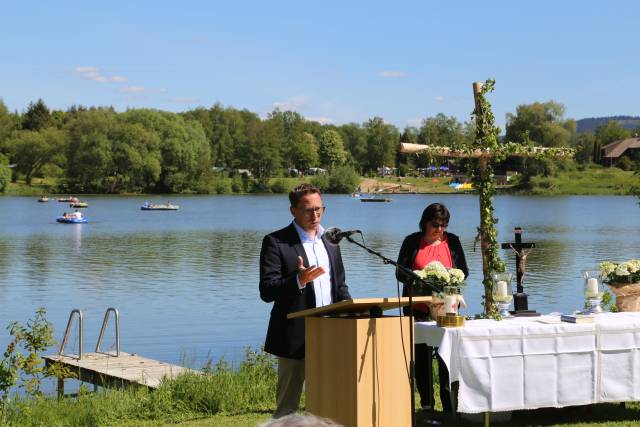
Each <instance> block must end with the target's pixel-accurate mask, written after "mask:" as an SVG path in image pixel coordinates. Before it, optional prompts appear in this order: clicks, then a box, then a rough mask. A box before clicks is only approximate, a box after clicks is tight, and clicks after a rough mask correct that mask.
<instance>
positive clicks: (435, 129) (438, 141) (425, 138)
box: [418, 113, 465, 147]
mask: <svg viewBox="0 0 640 427" xmlns="http://www.w3.org/2000/svg"><path fill="white" fill-rule="evenodd" d="M464 139H465V138H464V131H463V127H462V124H461V123H460V122H458V120H457V119H456V118H455V117H447V116H445V115H444V114H442V113H438V114H437V115H436V116H435V117H427V118H426V119H424V120H423V121H422V126H421V127H420V132H419V133H418V144H425V145H435V146H439V147H460V146H461V145H462V143H463V142H464Z"/></svg>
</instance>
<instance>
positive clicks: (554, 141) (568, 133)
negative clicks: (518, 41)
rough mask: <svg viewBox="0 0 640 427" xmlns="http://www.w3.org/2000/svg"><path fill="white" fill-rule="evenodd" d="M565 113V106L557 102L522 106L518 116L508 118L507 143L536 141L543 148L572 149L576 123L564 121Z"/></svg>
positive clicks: (519, 108)
mask: <svg viewBox="0 0 640 427" xmlns="http://www.w3.org/2000/svg"><path fill="white" fill-rule="evenodd" d="M564 111H565V108H564V105H562V104H559V103H557V102H554V101H548V102H544V103H540V102H534V103H533V104H527V105H519V106H518V107H517V108H516V114H511V113H508V114H507V125H506V135H505V139H506V140H507V141H512V142H527V141H532V142H533V143H534V144H536V145H539V146H543V147H570V146H572V145H574V144H573V143H574V142H575V135H576V123H575V120H573V119H564Z"/></svg>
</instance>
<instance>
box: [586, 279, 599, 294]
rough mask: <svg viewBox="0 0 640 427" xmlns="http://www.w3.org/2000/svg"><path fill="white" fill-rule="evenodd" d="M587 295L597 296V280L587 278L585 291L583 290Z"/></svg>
mask: <svg viewBox="0 0 640 427" xmlns="http://www.w3.org/2000/svg"><path fill="white" fill-rule="evenodd" d="M585 292H586V294H587V295H598V279H596V278H595V277H589V278H588V279H587V289H585Z"/></svg>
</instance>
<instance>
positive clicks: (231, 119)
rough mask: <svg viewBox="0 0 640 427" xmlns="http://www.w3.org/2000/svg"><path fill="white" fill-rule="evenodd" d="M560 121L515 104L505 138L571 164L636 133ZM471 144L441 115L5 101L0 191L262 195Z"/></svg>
mask: <svg viewBox="0 0 640 427" xmlns="http://www.w3.org/2000/svg"><path fill="white" fill-rule="evenodd" d="M564 112H565V110H564V106H563V105H562V104H559V103H556V102H553V101H549V102H545V103H539V102H536V103H533V104H528V105H520V106H518V107H517V109H516V112H515V113H509V114H508V115H507V122H506V128H505V135H504V140H508V141H513V142H520V143H523V144H524V143H531V142H533V143H535V144H536V145H542V146H547V147H572V148H576V149H577V153H578V154H577V156H576V160H575V161H576V162H578V163H588V162H599V161H600V158H599V154H600V151H601V150H600V149H601V147H602V146H604V145H606V144H607V143H609V142H611V141H614V140H616V139H620V138H624V137H628V136H630V135H631V134H632V132H630V131H628V130H626V129H624V128H622V127H621V126H619V125H618V124H616V122H609V123H607V124H605V125H603V126H600V127H599V128H598V129H597V130H596V132H592V133H585V134H577V133H576V122H575V120H573V119H568V118H565V117H564ZM474 135H475V132H474V128H473V124H472V123H467V122H465V123H461V122H459V121H458V120H457V119H456V118H454V117H447V116H446V115H444V114H437V115H436V116H433V117H427V118H425V119H424V120H423V121H422V123H421V125H420V126H419V127H409V126H408V127H405V128H404V129H403V130H402V131H400V130H399V129H398V128H396V127H395V126H393V125H391V124H389V123H386V122H385V121H384V120H383V119H382V118H380V117H374V118H372V119H369V120H367V121H366V122H364V123H362V124H358V123H348V124H344V125H340V126H337V125H332V124H320V123H318V122H315V121H312V120H306V119H305V118H304V117H302V116H301V115H300V114H299V113H297V112H293V111H280V110H274V111H273V112H271V113H270V114H269V115H268V117H267V118H265V119H262V118H260V117H259V115H258V114H256V113H254V112H251V111H248V110H246V109H245V110H238V109H235V108H232V107H224V106H222V105H221V104H215V105H213V106H212V107H211V108H196V109H193V110H189V111H186V112H182V113H172V112H166V111H159V110H153V109H129V110H127V111H124V112H116V111H115V110H114V109H113V108H110V107H84V106H72V107H70V108H69V109H67V110H66V111H62V110H51V109H49V108H48V107H47V105H46V104H45V103H44V101H43V100H42V99H40V100H38V101H36V102H32V103H30V104H29V106H28V107H27V109H26V110H25V111H24V112H21V113H20V112H10V111H9V110H8V109H7V107H6V106H5V104H4V103H3V102H2V101H1V100H0V191H1V190H2V189H4V188H5V187H6V184H7V182H9V181H10V180H12V181H16V180H24V181H25V182H26V183H27V184H31V182H32V180H33V179H34V178H56V181H57V182H58V183H59V185H58V186H59V190H60V191H68V192H78V193H83V192H85V193H114V194H118V193H141V192H144V193H147V192H148V193H154V192H156V193H183V192H198V193H211V192H228V191H237V192H245V191H268V190H269V189H270V187H269V182H270V180H271V179H272V178H277V177H283V176H290V175H291V174H296V173H304V172H305V171H308V170H309V169H311V168H324V169H329V170H330V171H333V170H335V171H339V173H338V174H337V175H336V176H338V175H340V174H342V175H349V173H348V171H352V172H353V173H354V174H356V173H357V174H358V175H367V174H376V173H377V171H378V170H379V168H381V167H383V166H392V167H397V168H398V169H397V170H398V172H399V173H400V174H405V173H408V172H410V171H411V170H415V169H416V168H422V167H426V166H427V165H429V164H430V163H431V162H432V161H433V159H429V158H427V157H424V156H421V157H411V156H403V155H400V154H398V149H397V148H398V144H399V143H401V142H410V143H419V144H432V145H440V146H450V147H456V146H461V145H463V144H464V143H465V142H467V141H469V139H471V138H474ZM637 161H638V159H636V158H633V157H631V158H629V157H627V158H626V160H624V159H623V160H620V162H621V164H620V166H621V167H623V168H628V169H630V168H633V167H636V166H637V165H635V164H634V162H637ZM457 162H460V163H464V160H458V161H457ZM9 165H11V166H12V167H11V168H10V167H9ZM459 166H461V167H462V166H463V165H462V164H461V165H459ZM554 167H555V166H554V164H553V163H552V162H551V161H535V160H529V161H522V160H517V159H507V160H506V161H505V162H504V164H503V168H505V169H507V168H508V169H514V170H518V171H520V172H524V173H527V174H529V175H536V174H548V173H552V171H553V168H554ZM243 171H245V173H244V174H243V173H241V172H243ZM246 171H248V172H246ZM342 175H341V176H342ZM336 179H337V178H336ZM338 187H340V186H339V185H337V186H336V188H338ZM345 190H346V189H345ZM347 191H348V190H347Z"/></svg>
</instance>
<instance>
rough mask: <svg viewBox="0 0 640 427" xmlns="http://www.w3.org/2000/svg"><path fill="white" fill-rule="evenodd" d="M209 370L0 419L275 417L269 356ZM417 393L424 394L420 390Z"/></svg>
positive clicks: (514, 420)
mask: <svg viewBox="0 0 640 427" xmlns="http://www.w3.org/2000/svg"><path fill="white" fill-rule="evenodd" d="M435 369H437V366H435ZM204 371H205V374H204V375H193V374H192V375H185V376H183V377H180V378H178V379H177V380H173V381H167V382H164V383H163V384H162V385H161V387H160V388H159V389H158V390H156V391H149V390H147V389H145V388H131V389H124V390H117V389H110V390H106V391H103V392H100V393H89V392H87V391H86V390H84V389H83V390H81V393H79V396H78V397H66V398H64V399H61V400H58V399H56V398H54V397H42V398H38V399H34V398H13V399H11V400H9V401H8V403H7V404H6V406H5V408H4V411H0V425H2V426H4V425H8V426H16V427H22V426H29V427H33V426H43V427H44V426H47V427H49V426H51V427H58V426H65V427H66V426H69V427H76V426H77V427H81V426H123V427H152V426H153V427H155V426H173V425H177V426H185V427H205V426H207V427H208V426H219V427H255V426H257V425H259V424H261V423H263V422H264V421H267V420H268V419H269V418H270V417H271V413H272V411H273V410H274V406H275V404H274V402H275V385H276V370H275V368H274V360H273V358H271V356H269V355H267V354H265V353H262V352H258V353H256V352H252V351H250V350H247V356H246V359H245V361H243V362H242V363H241V364H240V366H239V367H238V369H231V367H230V366H229V365H228V364H226V363H225V362H224V361H221V362H219V363H218V364H217V365H215V366H207V367H205V369H204ZM434 388H435V392H436V396H435V397H436V402H437V403H436V415H437V416H438V417H439V418H440V419H442V420H443V421H444V422H445V423H444V425H461V426H466V425H478V423H473V422H470V421H466V420H463V419H455V418H453V417H452V416H450V415H448V414H443V413H442V412H441V411H442V409H441V406H440V399H439V396H438V390H439V387H438V384H436V385H435V387H434ZM329 398H330V397H329ZM416 400H417V401H419V398H418V397H417V395H416ZM303 404H304V403H303ZM417 418H418V425H421V421H422V420H423V419H424V418H425V416H424V415H423V414H418V415H417ZM639 419H640V403H630V404H627V405H626V407H623V406H621V405H619V404H599V405H591V406H585V407H569V408H561V409H553V408H549V409H540V410H535V411H514V412H513V414H512V417H511V419H509V420H508V421H506V420H505V421H502V422H501V421H499V420H498V417H497V416H494V417H493V420H492V425H498V426H502V425H504V426H507V425H508V426H558V427H559V426H567V427H569V426H572V427H577V426H585V427H587V426H589V427H595V426H607V427H621V426H631V425H638V421H637V420H639ZM479 420H481V417H480V418H479Z"/></svg>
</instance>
